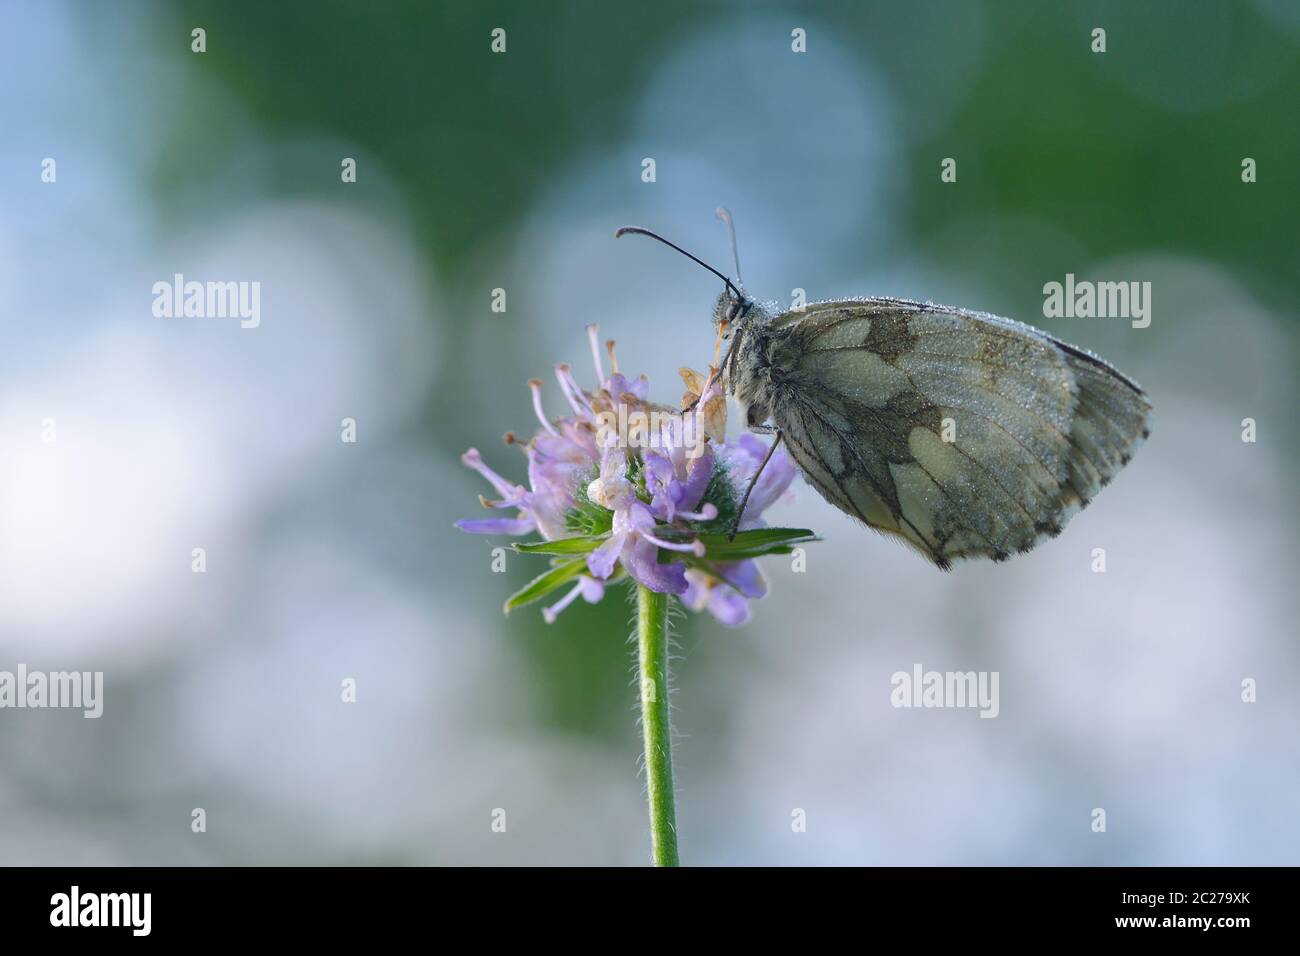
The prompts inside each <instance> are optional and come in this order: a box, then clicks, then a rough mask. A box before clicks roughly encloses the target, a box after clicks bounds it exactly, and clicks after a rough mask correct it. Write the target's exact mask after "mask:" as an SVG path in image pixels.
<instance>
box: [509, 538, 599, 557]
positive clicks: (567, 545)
mask: <svg viewBox="0 0 1300 956" xmlns="http://www.w3.org/2000/svg"><path fill="white" fill-rule="evenodd" d="M604 540H605V537H604V536H603V535H591V534H579V535H574V536H573V537H570V538H556V539H555V540H554V541H524V542H516V543H515V544H514V546H513V547H514V549H515V550H516V551H518V552H519V553H520V554H587V553H588V552H590V551H595V550H596V549H597V548H599V547H600V546H601V544H602V543H603V542H604Z"/></svg>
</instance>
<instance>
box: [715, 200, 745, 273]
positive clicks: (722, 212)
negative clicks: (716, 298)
mask: <svg viewBox="0 0 1300 956" xmlns="http://www.w3.org/2000/svg"><path fill="white" fill-rule="evenodd" d="M714 213H715V214H716V215H717V217H718V218H719V219H721V220H722V221H723V222H725V223H726V224H727V235H728V236H729V237H731V261H732V264H733V265H735V267H736V282H738V283H739V284H740V285H744V284H745V280H744V279H743V278H741V276H740V255H739V254H738V253H737V252H736V224H735V223H734V222H732V220H731V210H729V209H728V208H727V207H726V206H719V207H718V208H717V209H715V210H714Z"/></svg>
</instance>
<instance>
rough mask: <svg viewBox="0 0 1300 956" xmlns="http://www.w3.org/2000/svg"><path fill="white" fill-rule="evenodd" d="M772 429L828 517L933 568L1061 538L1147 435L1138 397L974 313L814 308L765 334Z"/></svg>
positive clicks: (1098, 370)
mask: <svg viewBox="0 0 1300 956" xmlns="http://www.w3.org/2000/svg"><path fill="white" fill-rule="evenodd" d="M767 331H768V334H769V335H770V346H769V348H768V358H769V360H770V361H769V369H768V380H769V382H770V392H771V394H770V399H771V402H770V404H771V411H772V418H773V421H774V422H775V423H776V425H777V427H778V428H780V429H781V431H782V432H783V434H784V436H785V440H786V442H787V445H788V447H789V450H790V454H791V456H792V457H793V458H794V459H795V462H796V463H797V464H798V465H799V467H800V469H801V470H802V471H803V473H804V475H805V477H807V479H808V481H809V483H811V484H812V485H813V486H814V487H815V488H816V489H817V490H818V491H819V492H820V493H821V495H822V496H823V497H824V498H826V500H827V501H829V502H831V504H833V505H835V506H836V507H838V508H840V509H841V510H843V511H845V512H847V513H848V514H850V515H852V516H854V517H856V518H859V519H861V520H862V521H864V522H866V523H867V524H868V525H870V526H871V527H873V528H876V529H878V530H880V531H883V532H886V533H888V534H891V535H894V536H897V537H899V538H901V539H902V540H903V541H905V542H906V543H907V544H909V545H911V546H913V547H914V548H916V549H917V550H919V551H920V552H921V553H922V554H924V555H925V556H926V557H928V558H929V559H930V560H932V561H933V562H934V563H935V564H937V565H938V566H939V567H941V568H947V567H948V566H949V564H950V563H951V562H952V561H953V560H954V559H957V558H968V557H989V558H992V559H994V560H1003V559H1005V558H1007V557H1008V556H1010V555H1011V554H1015V553H1022V552H1025V551H1028V550H1029V549H1030V548H1032V547H1033V546H1034V545H1035V544H1037V543H1038V542H1039V541H1041V540H1042V539H1043V538H1044V537H1048V536H1055V535H1056V534H1059V533H1060V531H1061V528H1062V527H1064V525H1065V523H1066V522H1067V521H1068V520H1069V519H1070V517H1072V516H1073V514H1075V513H1076V512H1077V511H1078V510H1079V509H1081V508H1083V507H1084V506H1086V505H1087V504H1088V502H1089V501H1091V500H1092V498H1093V497H1094V496H1095V495H1096V494H1097V492H1098V491H1099V490H1100V489H1101V488H1103V487H1104V486H1105V485H1106V484H1107V483H1108V482H1109V481H1110V479H1111V478H1112V477H1113V476H1114V475H1115V473H1116V472H1117V471H1119V469H1120V468H1122V467H1123V466H1124V465H1125V464H1126V463H1127V462H1128V460H1129V457H1130V456H1131V455H1132V453H1133V451H1134V449H1135V448H1136V446H1137V445H1138V444H1139V443H1140V442H1141V440H1142V439H1143V438H1145V437H1146V435H1147V431H1148V415H1149V412H1150V403H1149V401H1148V400H1147V397H1146V395H1145V393H1144V392H1143V391H1142V389H1141V388H1140V387H1138V385H1137V384H1136V383H1134V382H1132V381H1131V380H1129V379H1128V378H1126V377H1125V376H1123V375H1121V374H1120V373H1119V372H1117V371H1116V370H1115V369H1114V368H1112V367H1111V366H1110V365H1108V364H1107V363H1106V362H1104V361H1102V360H1101V359H1099V358H1097V357H1096V356H1094V355H1092V354H1091V353H1089V352H1086V351H1084V350H1082V349H1078V348H1075V347H1074V346H1071V345H1067V344H1065V343H1063V342H1060V341H1058V340H1056V339H1054V338H1052V337H1051V336H1049V335H1047V334H1046V333H1044V332H1041V331H1039V330H1037V329H1034V328H1032V327H1030V326H1027V325H1023V324H1021V323H1019V322H1013V321H1011V320H1009V319H1003V318H1000V317H998V316H993V315H987V314H983V313H975V312H968V311H964V310H961V309H952V308H947V307H944V306H939V305H934V304H931V303H921V302H910V301H907V300H901V299H883V298H876V299H854V300H842V301H834V302H823V303H817V304H813V305H809V306H807V307H806V308H805V309H804V310H802V311H800V312H790V313H785V314H783V315H780V316H778V317H777V318H776V319H775V320H774V321H773V322H772V324H771V325H770V326H769V327H768V330H767Z"/></svg>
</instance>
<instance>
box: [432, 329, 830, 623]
mask: <svg viewBox="0 0 1300 956" xmlns="http://www.w3.org/2000/svg"><path fill="white" fill-rule="evenodd" d="M587 331H588V336H589V337H590V339H591V344H592V355H593V359H594V363H595V366H596V378H597V381H598V382H599V384H598V386H597V387H596V388H595V389H594V390H593V391H590V392H588V391H585V390H584V389H582V388H581V387H580V386H579V385H578V383H577V381H576V380H575V379H574V377H573V374H572V372H571V370H570V368H569V366H567V365H563V364H562V365H558V366H556V369H555V372H556V379H557V380H558V382H559V384H560V390H561V392H562V393H563V394H564V397H565V400H566V401H567V402H568V405H569V408H570V414H568V415H565V416H563V417H561V418H558V419H551V418H549V417H548V416H547V415H546V412H545V409H544V408H543V406H542V398H541V386H542V383H541V382H539V381H537V380H534V381H531V382H529V383H528V385H529V389H530V390H531V392H532V400H533V409H534V411H535V413H536V415H537V419H538V422H539V424H540V430H539V431H538V432H537V434H536V435H535V436H534V437H533V438H532V440H531V441H529V442H528V443H527V444H526V445H524V446H523V449H524V452H525V454H526V455H527V457H528V487H524V486H523V485H518V484H512V483H511V482H509V481H508V480H506V479H505V478H503V477H502V476H501V475H499V474H497V473H496V472H495V471H493V470H492V469H491V468H489V467H488V466H487V464H485V463H484V461H483V459H482V456H481V455H480V454H479V452H478V451H477V450H476V449H473V448H471V449H470V450H469V451H467V452H465V454H464V455H462V456H461V461H463V462H464V463H465V465H467V466H468V467H470V468H473V469H474V470H475V471H477V472H478V473H479V474H481V475H482V476H483V477H484V478H485V479H487V481H488V482H489V483H490V484H491V485H492V487H493V489H494V490H495V491H496V494H497V497H495V498H490V499H489V498H485V497H480V501H481V502H482V503H483V505H484V506H485V507H487V508H489V509H491V510H494V511H501V512H510V513H511V514H510V515H507V516H502V517H496V518H485V519H477V520H466V521H458V522H457V523H456V526H457V527H458V528H460V529H461V530H463V531H469V532H473V533H476V534H508V535H514V536H519V535H523V534H527V533H529V532H532V531H536V532H537V533H538V534H540V535H541V538H542V540H541V541H534V542H529V543H523V544H518V545H516V550H518V551H521V552H525V553H540V554H549V555H552V556H553V560H552V568H551V570H550V571H548V572H546V573H545V574H543V575H541V576H540V577H538V578H537V579H536V580H534V581H533V582H531V583H530V584H529V585H528V586H527V587H525V588H524V589H523V590H521V591H520V592H518V593H517V594H516V595H514V596H513V597H512V598H511V599H510V601H508V602H507V603H506V609H507V610H511V609H512V608H514V607H518V606H520V605H522V604H526V603H529V602H531V601H534V600H538V599H540V598H542V597H544V596H546V595H548V594H550V593H551V592H552V591H555V590H558V589H560V588H564V587H566V586H567V591H566V592H565V594H564V595H563V596H562V597H561V598H560V599H559V600H558V601H556V602H555V603H554V604H552V605H551V606H550V607H548V608H546V609H545V610H544V611H543V615H544V616H545V618H546V620H547V621H553V620H554V619H555V617H556V615H557V614H558V613H559V612H560V611H562V610H563V609H564V608H566V607H567V606H568V605H569V604H571V603H572V602H573V601H574V600H575V599H576V598H578V597H579V596H581V597H582V598H583V599H584V600H585V601H587V602H588V603H595V602H597V601H599V600H600V599H601V598H602V597H603V596H604V592H605V584H606V583H607V582H611V581H614V580H617V579H619V578H621V577H623V576H625V575H626V576H627V577H630V578H631V579H633V580H634V581H636V582H637V583H639V584H641V585H644V586H645V587H647V588H649V589H650V590H652V591H658V592H667V593H671V594H676V595H678V596H679V597H680V598H681V599H682V601H683V603H685V604H686V606H687V607H690V608H692V609H693V610H697V611H698V610H705V609H707V610H709V611H710V612H711V613H712V614H713V615H714V616H715V617H717V618H718V620H720V621H722V622H723V623H724V624H728V625H732V626H735V625H739V624H742V623H744V622H745V621H746V620H748V618H749V603H748V602H749V601H751V600H753V599H756V598H759V597H762V596H763V595H764V594H765V593H766V591H767V585H766V582H765V581H764V580H763V576H762V572H761V571H760V570H759V568H758V565H757V563H756V562H755V561H754V558H755V557H757V556H759V555H761V554H771V553H787V552H789V551H790V549H791V547H792V546H793V545H794V544H797V543H801V542H804V541H808V540H811V538H812V536H811V532H808V531H803V530H793V529H766V526H765V524H764V522H763V519H762V513H763V511H764V510H765V509H766V508H767V507H768V506H769V505H771V504H773V503H774V502H775V501H777V500H778V499H780V498H781V497H783V496H784V495H786V494H787V489H788V488H789V486H790V482H791V480H792V479H793V478H794V473H795V469H794V464H793V462H791V461H790V459H789V457H788V456H787V455H786V454H785V452H784V450H780V449H778V450H777V451H776V452H775V453H774V454H773V455H772V456H771V458H770V460H768V462H767V465H766V467H765V468H764V469H763V471H762V474H761V475H760V477H759V478H758V481H757V483H756V484H755V485H754V488H753V490H752V492H751V493H750V496H749V500H748V503H747V505H746V507H745V513H744V515H743V517H742V520H741V522H740V524H739V531H740V532H741V533H739V534H729V532H732V531H734V530H735V529H733V527H732V526H733V524H734V523H735V516H736V510H737V506H738V503H739V502H740V500H741V498H742V497H743V495H744V491H745V488H746V487H747V486H748V484H749V481H750V479H751V478H752V477H753V475H754V474H755V472H756V471H757V470H758V469H759V467H760V465H761V463H762V461H763V459H764V458H765V457H766V456H767V451H768V447H767V446H766V445H764V443H763V442H762V441H760V440H759V439H758V438H757V437H756V436H754V435H750V434H746V435H744V436H742V437H741V438H740V439H739V440H738V441H736V442H734V443H731V444H724V443H723V439H724V437H725V431H726V399H725V396H724V395H723V392H722V385H721V381H720V379H719V376H718V375H717V374H716V372H714V373H711V374H710V375H709V376H707V377H706V376H704V375H701V374H700V373H698V372H694V371H692V370H690V369H682V373H681V374H682V379H683V380H684V381H685V382H686V386H687V394H686V396H685V398H684V399H683V400H682V407H681V409H680V410H675V409H671V408H668V407H666V406H661V405H654V404H652V403H651V402H650V401H649V398H648V396H649V391H650V385H649V382H648V381H647V379H646V378H645V376H640V377H638V378H636V379H633V380H629V379H627V378H626V377H625V376H624V375H623V374H622V373H621V372H620V371H619V367H618V361H617V358H616V355H615V352H614V343H613V342H609V343H608V344H607V349H608V353H609V359H610V363H611V365H612V371H611V372H610V374H609V375H608V376H606V375H605V371H604V368H603V365H602V362H601V358H600V348H599V345H598V342H597V338H596V328H595V326H589V327H588V330H587ZM507 441H508V442H510V443H512V444H518V440H517V439H515V438H514V436H512V435H510V436H507Z"/></svg>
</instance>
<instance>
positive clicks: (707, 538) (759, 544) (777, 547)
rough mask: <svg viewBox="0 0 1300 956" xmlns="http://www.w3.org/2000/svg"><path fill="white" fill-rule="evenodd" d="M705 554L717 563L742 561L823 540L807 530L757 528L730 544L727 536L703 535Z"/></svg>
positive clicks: (701, 538)
mask: <svg viewBox="0 0 1300 956" xmlns="http://www.w3.org/2000/svg"><path fill="white" fill-rule="evenodd" d="M699 539H700V540H701V541H702V542H704V555H705V557H706V558H710V559H712V560H714V561H740V560H743V559H745V558H758V557H762V556H763V555H765V554H789V553H790V552H791V551H792V550H793V549H794V547H795V545H800V544H809V543H811V542H814V541H820V540H821V539H820V538H818V537H817V536H816V535H815V534H813V533H812V531H810V530H809V529H807V528H754V529H752V530H750V531H742V532H740V533H739V534H737V535H736V537H735V538H734V539H733V540H730V541H728V540H727V536H726V535H725V534H701V535H699Z"/></svg>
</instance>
